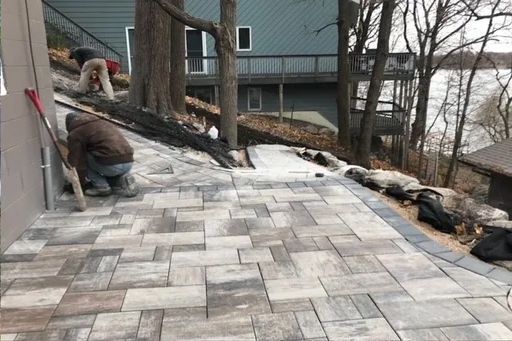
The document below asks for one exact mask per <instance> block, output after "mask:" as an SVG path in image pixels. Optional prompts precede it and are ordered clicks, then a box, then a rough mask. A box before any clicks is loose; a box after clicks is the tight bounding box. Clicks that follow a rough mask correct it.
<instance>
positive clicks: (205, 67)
mask: <svg viewBox="0 0 512 341" xmlns="http://www.w3.org/2000/svg"><path fill="white" fill-rule="evenodd" d="M187 31H200V30H198V29H196V28H193V27H190V26H185V57H188V46H187ZM206 39H207V36H206V32H204V31H201V40H202V42H201V44H202V48H203V51H202V52H203V57H208V45H207V42H206ZM185 74H191V75H193V74H196V75H205V74H208V60H207V59H203V71H201V72H192V71H190V72H189V70H188V62H186V61H185Z"/></svg>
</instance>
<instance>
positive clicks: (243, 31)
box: [236, 26, 252, 51]
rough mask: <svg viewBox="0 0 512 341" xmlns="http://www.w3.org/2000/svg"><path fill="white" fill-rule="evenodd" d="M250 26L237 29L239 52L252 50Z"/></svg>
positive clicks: (237, 47)
mask: <svg viewBox="0 0 512 341" xmlns="http://www.w3.org/2000/svg"><path fill="white" fill-rule="evenodd" d="M251 31H252V30H251V27H250V26H238V27H237V28H236V49H237V51H251V50H252V32H251Z"/></svg>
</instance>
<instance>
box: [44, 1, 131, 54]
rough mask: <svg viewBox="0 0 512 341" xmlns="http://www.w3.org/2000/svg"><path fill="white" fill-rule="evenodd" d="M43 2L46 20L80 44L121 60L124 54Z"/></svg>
mask: <svg viewBox="0 0 512 341" xmlns="http://www.w3.org/2000/svg"><path fill="white" fill-rule="evenodd" d="M42 2H43V14H44V21H45V22H46V23H48V24H50V25H52V26H53V27H54V28H56V29H57V30H59V31H61V32H62V33H64V34H65V35H66V36H67V37H68V38H69V39H71V40H72V41H74V42H75V43H77V44H79V45H80V46H87V47H92V48H95V49H97V50H98V51H101V52H102V53H103V55H104V56H105V58H107V59H111V60H114V61H116V62H121V59H122V57H123V56H122V55H121V54H120V53H119V52H117V51H116V50H114V49H113V48H112V47H110V46H108V45H107V44H106V43H104V42H103V41H101V40H100V39H98V38H96V37H95V36H94V35H93V34H91V33H90V32H88V31H87V30H86V29H85V28H83V27H82V26H80V25H78V24H77V23H76V22H74V21H73V20H71V19H70V18H69V17H67V16H66V15H65V14H64V13H62V12H60V11H59V10H58V9H56V8H55V7H53V6H52V5H50V4H49V3H48V2H46V1H45V0H43V1H42Z"/></svg>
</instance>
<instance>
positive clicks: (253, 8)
mask: <svg viewBox="0 0 512 341" xmlns="http://www.w3.org/2000/svg"><path fill="white" fill-rule="evenodd" d="M48 2H49V3H50V4H51V5H52V6H54V7H55V8H57V9H58V10H59V11H61V12H63V13H64V14H65V15H67V16H69V17H70V18H71V19H72V20H74V21H75V22H77V23H78V24H79V25H81V26H83V27H84V28H85V29H87V30H88V31H90V32H91V33H92V34H93V35H95V36H96V37H98V38H99V39H101V40H103V41H104V42H106V43H107V44H109V45H110V46H111V47H113V48H114V49H115V50H117V51H118V52H119V53H121V54H122V55H123V70H124V71H125V72H127V71H128V57H127V56H128V52H127V41H126V27H133V26H134V18H135V11H134V3H135V1H134V0H109V1H105V0H88V1H74V0H48ZM185 4H186V10H187V11H188V12H189V13H190V14H191V15H194V16H198V17H200V18H203V19H208V20H215V21H218V20H219V17H220V12H219V1H218V0H186V2H185ZM336 17H337V1H336V0H324V1H312V0H306V1H297V0H278V1H276V0H239V4H238V26H251V27H252V51H244V52H239V53H238V54H239V55H241V56H244V55H274V54H275V55H283V54H329V53H336V46H337V30H336V26H330V27H327V28H326V29H325V30H323V31H322V32H321V33H320V34H316V33H315V32H314V31H315V30H316V29H318V28H320V27H323V26H325V25H327V24H329V23H333V22H335V21H336ZM214 47H215V44H214V40H213V38H212V37H210V36H207V54H208V55H209V56H213V55H215V48H214Z"/></svg>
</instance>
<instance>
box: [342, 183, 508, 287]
mask: <svg viewBox="0 0 512 341" xmlns="http://www.w3.org/2000/svg"><path fill="white" fill-rule="evenodd" d="M338 180H339V181H340V183H342V184H343V185H344V186H346V187H347V188H348V189H349V190H350V191H351V192H352V193H353V194H354V195H355V196H357V197H358V198H359V199H361V200H362V201H363V202H364V203H365V204H366V205H367V206H368V207H370V208H371V209H372V210H373V212H375V213H376V214H377V215H378V216H379V217H381V218H382V219H384V221H386V222H387V223H388V224H389V225H391V226H392V227H393V228H394V229H395V230H396V231H397V232H398V233H400V234H401V235H402V236H403V237H404V238H405V239H406V240H407V241H409V242H410V243H412V244H413V245H414V246H416V247H417V248H419V249H421V250H423V251H425V252H427V253H429V254H431V255H433V256H436V257H439V258H441V259H443V260H445V261H447V262H449V263H451V264H454V265H456V266H460V267H462V268H464V269H467V270H469V271H472V272H474V273H477V274H479V275H482V276H485V277H487V278H491V279H494V280H497V281H500V282H503V283H505V284H509V285H512V272H510V271H508V270H506V269H503V268H500V267H497V266H495V265H492V264H488V263H486V262H484V261H481V260H480V259H478V258H476V257H472V256H466V255H464V254H462V253H459V252H454V251H451V250H450V249H448V248H447V247H446V246H444V245H441V244H439V243H438V242H437V241H435V240H432V239H430V238H429V237H428V236H427V235H425V234H424V233H423V232H422V231H420V230H418V229H417V228H416V226H414V225H413V224H411V223H410V222H409V221H407V220H406V219H405V218H403V217H402V216H400V215H399V214H398V213H397V212H396V211H395V210H393V209H392V208H390V207H389V206H388V205H386V204H385V203H383V202H382V201H380V199H378V198H377V197H376V196H375V195H374V194H373V193H372V192H371V190H369V189H368V188H365V187H363V186H361V185H360V184H359V183H357V182H355V181H354V180H352V179H348V178H338Z"/></svg>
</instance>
